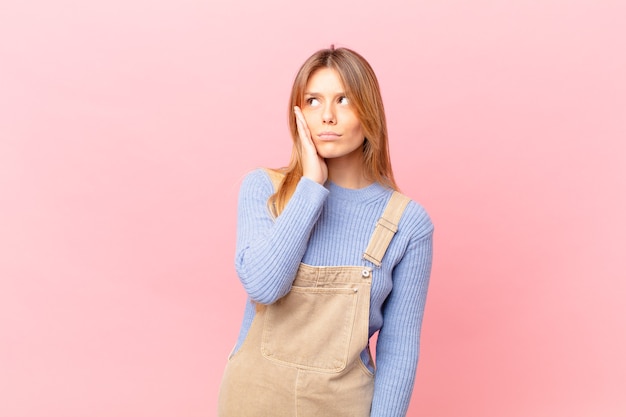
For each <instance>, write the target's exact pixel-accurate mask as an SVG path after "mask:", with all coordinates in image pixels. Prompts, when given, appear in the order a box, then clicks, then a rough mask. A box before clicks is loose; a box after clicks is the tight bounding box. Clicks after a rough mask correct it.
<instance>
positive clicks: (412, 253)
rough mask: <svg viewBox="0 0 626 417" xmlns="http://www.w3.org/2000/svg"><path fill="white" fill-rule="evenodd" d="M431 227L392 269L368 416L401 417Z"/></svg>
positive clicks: (409, 386) (415, 351)
mask: <svg viewBox="0 0 626 417" xmlns="http://www.w3.org/2000/svg"><path fill="white" fill-rule="evenodd" d="M432 236H433V228H432V223H430V219H428V233H427V234H426V235H424V234H422V235H421V237H419V238H416V239H415V240H412V241H410V242H409V244H408V246H407V250H406V252H405V254H404V256H403V258H402V260H401V261H400V263H398V265H396V267H395V268H394V271H393V288H392V290H391V293H390V294H389V297H388V298H387V300H386V301H385V304H384V305H383V311H382V313H383V326H382V327H381V329H380V332H379V335H378V341H377V344H376V363H377V371H376V378H375V382H374V398H373V402H372V412H371V417H383V416H384V417H404V416H405V415H406V412H407V410H408V407H409V402H410V400H411V394H412V392H413V383H414V381H415V372H416V369H417V361H418V357H419V344H420V331H421V326H422V318H423V315H424V305H425V302H426V293H427V291H428V284H429V280H430V271H431V264H432V243H433V240H432Z"/></svg>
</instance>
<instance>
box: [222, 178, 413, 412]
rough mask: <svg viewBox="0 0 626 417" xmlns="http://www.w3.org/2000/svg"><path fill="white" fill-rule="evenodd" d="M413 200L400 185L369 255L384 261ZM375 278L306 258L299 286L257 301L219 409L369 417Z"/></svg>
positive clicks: (366, 255)
mask: <svg viewBox="0 0 626 417" xmlns="http://www.w3.org/2000/svg"><path fill="white" fill-rule="evenodd" d="M272 173H273V172H271V174H272ZM272 179H273V180H274V182H275V184H276V182H277V177H276V176H273V178H272ZM279 179H280V178H278V180H279ZM407 203H408V198H407V197H405V196H403V195H402V194H400V193H397V192H394V194H393V195H392V198H391V199H390V201H389V203H388V204H387V207H386V208H385V211H384V213H383V216H382V217H381V219H380V220H379V221H378V223H377V224H376V228H375V230H374V233H373V234H372V237H371V240H370V242H369V245H368V247H367V249H366V251H365V253H364V255H363V257H364V259H367V260H369V261H370V262H372V263H373V264H374V265H376V266H380V262H381V260H382V258H383V256H384V254H385V251H386V250H387V247H388V245H389V242H391V238H392V237H393V235H394V234H395V232H396V230H397V224H398V222H399V220H400V217H401V216H402V213H403V211H404V208H405V207H406V204H407ZM371 280H372V268H370V267H367V266H311V265H307V264H303V263H301V264H300V267H299V269H298V272H297V274H296V278H295V280H294V282H293V285H292V288H291V291H290V292H289V293H288V294H287V295H286V296H284V297H283V298H281V299H280V300H278V301H276V302H275V303H274V304H271V305H267V306H259V307H260V308H257V312H256V314H255V317H254V320H253V321H252V325H251V327H250V329H249V331H248V334H247V336H246V339H245V340H244V342H243V343H242V345H241V346H240V348H239V350H238V351H237V352H236V353H235V354H234V355H232V356H231V357H230V358H229V360H228V364H227V366H226V371H225V373H224V377H223V380H222V385H221V388H220V395H219V402H218V416H219V417H266V416H267V417H313V416H320V417H322V416H323V417H369V415H370V408H371V404H372V396H373V392H374V375H373V374H372V372H370V370H369V369H368V368H367V367H366V366H365V365H364V364H363V362H362V361H361V358H360V353H361V352H362V351H363V350H364V349H366V348H368V341H369V340H368V339H369V334H368V332H369V329H368V327H369V308H370V288H371ZM370 359H371V358H370ZM372 363H373V362H372Z"/></svg>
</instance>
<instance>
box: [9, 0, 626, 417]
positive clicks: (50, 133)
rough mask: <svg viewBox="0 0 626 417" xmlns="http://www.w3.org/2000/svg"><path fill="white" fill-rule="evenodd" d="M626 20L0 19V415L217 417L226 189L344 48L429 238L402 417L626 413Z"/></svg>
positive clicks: (237, 297) (271, 4) (409, 16)
mask: <svg viewBox="0 0 626 417" xmlns="http://www.w3.org/2000/svg"><path fill="white" fill-rule="evenodd" d="M624 4H625V3H624V2H623V1H619V0H615V1H608V0H607V1H603V0H587V1H576V0H558V1H557V0H544V1H516V2H493V1H484V0H474V1H461V0H450V1H422V2H409V1H400V0H389V1H384V2H380V1H369V0H352V1H344V2H336V1H334V0H319V1H315V2H293V1H287V0H271V1H259V2H257V1H249V2H246V3H242V2H226V1H224V2H223V4H222V2H217V1H213V0H204V1H200V0H180V1H167V2H166V1H148V0H130V1H129V0H109V1H106V2H105V1H101V2H77V1H70V0H59V1H55V2H49V1H44V0H39V1H35V0H26V1H13V2H4V3H3V4H2V6H0V332H1V333H0V334H1V338H2V339H1V343H0V415H2V416H11V417H22V416H29V417H30V416H33V417H35V416H37V417H39V416H44V415H45V416H63V417H74V416H76V417H79V416H80V417H83V416H91V417H100V416H116V417H117V416H138V415H141V416H152V417H161V416H163V417H165V416H168V417H169V416H189V417H195V416H214V415H215V405H216V398H217V389H218V384H219V381H220V377H221V373H222V370H223V367H224V365H225V361H226V357H227V354H228V352H229V351H230V349H231V347H232V345H233V343H234V341H235V337H236V333H237V331H238V328H239V324H240V320H241V315H242V311H243V304H244V300H245V296H244V292H243V290H242V288H241V287H240V285H239V283H238V281H237V278H236V276H235V273H234V269H233V258H234V237H235V206H236V196H237V190H238V184H239V182H240V180H241V178H242V176H243V175H245V173H246V172H247V171H248V170H250V169H252V168H254V167H256V166H262V165H266V166H267V165H269V166H280V165H282V164H284V163H285V162H286V161H287V158H288V156H289V150H290V139H289V137H288V131H287V123H286V118H285V116H286V104H287V98H288V93H289V89H290V84H291V80H292V78H293V76H294V75H295V71H296V70H297V68H298V66H299V65H300V64H301V63H302V62H303V60H304V59H305V58H306V57H307V56H309V55H310V54H311V53H312V52H314V51H315V50H317V49H319V48H322V47H327V46H328V45H329V44H330V43H332V42H335V43H337V44H338V45H340V46H348V47H352V48H354V49H355V50H357V51H359V52H361V53H362V54H363V55H364V56H365V57H367V58H368V60H369V61H370V62H371V64H372V65H373V67H374V68H375V70H376V72H377V74H378V76H379V79H380V83H381V86H382V90H383V96H384V99H385V104H386V108H387V115H388V119H389V126H390V135H391V146H392V159H393V163H394V168H395V171H396V175H397V179H398V182H399V184H400V185H401V187H402V189H403V191H404V192H405V193H407V194H409V195H411V196H412V197H413V198H414V199H416V200H418V201H420V202H421V203H422V204H423V205H424V206H425V207H426V208H427V209H428V210H429V212H430V214H431V216H432V218H433V220H434V222H435V224H436V247H435V251H436V253H435V262H434V268H433V275H432V281H431V288H430V294H429V299H428V303H427V308H426V316H425V322H424V328H423V343H422V356H421V361H420V366H419V371H418V379H417V383H416V387H415V392H414V395H413V400H412V403H411V409H410V413H409V415H411V416H446V417H448V416H449V417H452V416H455V417H456V416H464V417H473V416H475V417H485V416H488V417H491V416H493V417H501V416H507V417H516V416H519V417H528V416H533V417H542V416H564V415H567V416H571V417H578V416H594V417H595V416H603V417H613V416H623V415H624V414H625V413H626V397H625V396H624V392H625V391H626V361H625V360H624V354H625V352H626V331H625V327H626V326H625V322H624V321H625V320H624V318H625V317H626V303H624V301H623V299H624V296H625V295H626V284H625V281H626V279H625V278H626V272H625V271H626V262H625V260H624V259H625V258H626V257H625V256H624V247H625V244H624V238H625V237H626V221H625V220H624V213H626V192H625V190H626V76H625V75H624V74H626V53H625V51H626V29H625V25H624V16H626V6H625V5H624Z"/></svg>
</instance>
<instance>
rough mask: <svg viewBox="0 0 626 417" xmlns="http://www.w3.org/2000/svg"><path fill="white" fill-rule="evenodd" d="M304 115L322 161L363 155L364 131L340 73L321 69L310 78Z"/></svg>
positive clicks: (303, 107) (305, 92)
mask: <svg viewBox="0 0 626 417" xmlns="http://www.w3.org/2000/svg"><path fill="white" fill-rule="evenodd" d="M302 114H303V115H304V118H305V120H306V123H307V125H308V127H309V131H310V132H311V139H313V143H314V144H315V147H316V148H317V153H318V155H320V156H321V157H322V158H325V159H329V158H342V157H348V158H349V157H354V156H359V157H360V156H361V155H362V151H361V149H362V145H363V141H364V140H365V135H364V134H363V128H362V126H361V122H360V121H359V119H358V117H357V115H356V110H355V109H354V107H353V105H352V103H351V102H350V98H349V97H346V92H345V88H344V86H343V83H342V82H341V79H340V78H339V74H338V73H337V71H335V70H334V69H332V68H321V69H319V70H317V71H315V72H314V73H313V74H312V75H311V77H309V81H308V83H307V85H306V88H305V90H304V103H303V105H302Z"/></svg>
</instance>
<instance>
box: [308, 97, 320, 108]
mask: <svg viewBox="0 0 626 417" xmlns="http://www.w3.org/2000/svg"><path fill="white" fill-rule="evenodd" d="M306 104H308V105H309V106H311V107H317V106H319V104H320V101H319V100H318V99H316V98H315V97H309V98H307V99H306Z"/></svg>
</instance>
